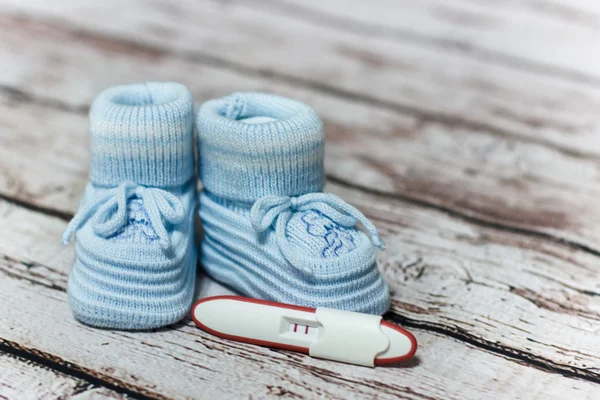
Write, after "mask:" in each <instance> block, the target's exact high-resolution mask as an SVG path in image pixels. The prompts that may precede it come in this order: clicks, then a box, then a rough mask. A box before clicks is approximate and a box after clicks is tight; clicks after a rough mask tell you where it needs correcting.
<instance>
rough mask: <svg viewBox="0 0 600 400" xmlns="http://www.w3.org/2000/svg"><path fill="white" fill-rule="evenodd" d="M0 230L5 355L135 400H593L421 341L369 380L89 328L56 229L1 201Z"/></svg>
mask: <svg viewBox="0 0 600 400" xmlns="http://www.w3.org/2000/svg"><path fill="white" fill-rule="evenodd" d="M0 222H1V223H2V225H3V226H5V225H10V226H14V227H15V228H14V229H13V230H12V231H11V232H9V231H7V230H2V231H0V243H1V246H2V247H1V248H0V254H2V258H0V274H1V275H2V276H3V278H2V280H0V289H1V290H0V299H1V301H2V304H3V305H4V307H2V308H1V309H0V316H1V318H2V321H3V322H4V323H3V324H1V325H0V344H1V346H3V347H9V348H11V349H13V351H14V352H19V353H21V354H23V355H24V356H29V355H34V356H35V357H39V358H43V359H45V360H46V362H47V363H48V364H54V365H57V366H62V367H63V368H64V369H66V370H69V371H72V373H73V374H77V375H79V376H82V377H89V378H90V379H95V380H98V381H103V382H106V383H107V384H111V385H116V386H119V387H122V388H123V389H125V390H127V391H128V392H130V393H133V394H139V396H141V397H150V398H171V397H172V398H184V397H193V398H206V399H208V398H231V399H238V398H246V397H247V396H248V395H250V394H251V395H252V396H253V397H258V398H275V397H289V398H318V397H323V398H331V399H347V398H369V399H370V398H379V399H388V398H389V399H391V398H403V399H441V398H444V399H459V398H460V399H499V398H506V399H509V398H510V399H512V398H519V397H520V396H522V395H523V390H524V389H523V388H527V389H526V390H527V396H528V397H530V398H533V397H544V398H548V399H553V398H555V399H563V398H573V396H577V398H581V399H593V398H594V397H595V394H596V393H597V388H598V386H597V385H596V384H594V383H592V382H587V381H584V380H574V379H570V378H566V377H562V376H560V375H558V374H552V373H547V372H544V371H541V370H539V369H536V368H533V367H531V366H527V365H522V364H523V363H522V362H521V361H516V362H515V361H513V360H511V359H510V357H507V356H503V355H497V354H490V353H489V352H486V351H482V350H481V349H478V348H477V347H473V346H471V345H464V344H463V343H461V342H458V341H455V340H452V339H449V338H447V337H445V336H441V335H439V334H437V333H430V332H426V331H422V330H415V331H414V332H415V333H416V335H417V338H418V340H419V343H420V346H421V347H420V350H419V354H418V358H417V359H416V360H415V361H414V362H413V363H409V364H407V365H405V366H397V367H391V368H376V369H370V368H364V367H358V366H351V365H345V364H340V363H333V362H327V361H321V360H317V359H312V358H310V357H307V356H304V355H301V354H297V353H289V352H284V351H273V350H269V349H265V348H260V347H256V346H251V345H245V344H241V343H235V342H230V341H226V340H222V339H219V338H216V337H213V336H211V335H208V334H206V333H204V332H202V331H201V330H199V329H197V328H195V327H194V326H193V324H192V323H191V321H189V320H186V321H184V322H183V323H181V324H177V325H175V326H173V327H170V328H165V329H160V330H157V331H153V332H115V331H107V330H101V329H93V328H88V327H86V326H84V325H81V324H79V323H77V322H75V321H74V320H73V318H72V316H71V313H70V311H69V308H68V305H67V300H66V293H65V287H66V286H65V285H66V279H67V273H68V270H69V269H70V264H71V260H72V249H71V248H61V247H59V245H58V243H57V240H56V238H57V237H58V236H59V234H60V231H61V230H62V229H63V228H64V221H62V220H60V219H58V218H55V217H49V216H47V215H44V214H41V213H38V212H34V211H30V210H26V209H23V208H22V207H18V206H14V205H10V204H8V203H6V202H3V201H0ZM199 285H200V283H199ZM203 290H204V289H203ZM201 295H202V293H201ZM32 320H35V321H36V323H34V324H32V323H29V321H32ZM124 355H126V356H124Z"/></svg>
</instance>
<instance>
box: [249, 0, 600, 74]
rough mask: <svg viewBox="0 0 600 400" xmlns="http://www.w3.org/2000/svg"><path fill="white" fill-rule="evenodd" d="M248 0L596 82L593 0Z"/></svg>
mask: <svg viewBox="0 0 600 400" xmlns="http://www.w3.org/2000/svg"><path fill="white" fill-rule="evenodd" d="M249 3H250V2H249ZM251 3H252V4H253V5H254V6H263V7H265V8H268V9H269V10H270V12H273V13H282V14H284V15H293V16H295V17H297V18H301V19H303V20H305V21H311V22H312V23H314V24H320V25H327V26H332V27H335V28H336V29H340V30H344V31H353V32H360V34H362V35H366V36H367V37H371V36H375V37H385V38H389V39H391V40H397V41H401V42H402V41H406V42H413V43H415V44H417V45H420V46H426V47H435V48H436V49H437V50H438V51H440V52H442V53H444V54H446V53H459V54H465V55H468V56H470V57H473V58H478V59H481V60H485V61H486V62H488V63H490V64H501V65H506V66H508V67H511V68H517V69H524V70H528V71H531V72H533V73H536V74H544V75H550V76H554V77H556V78H561V79H566V80H575V81H580V82H582V83H588V84H593V85H598V84H599V83H600V75H599V74H598V69H597V68H596V65H597V64H596V63H597V62H598V61H599V60H598V58H597V56H596V53H597V50H598V49H600V48H599V47H598V46H599V42H598V38H599V32H600V7H599V6H598V2H596V1H594V0H576V1H571V0H553V1H536V0H527V1H521V0H509V1H483V2H481V1H444V0H425V1H419V2H412V3H407V4H403V6H402V7H397V2H394V1H393V0H384V1H378V2H371V3H368V4H367V3H365V2H361V1H359V0H351V1H343V0H330V1H308V2H307V1H299V0H278V1H258V2H257V1H252V2H251ZM394 6H396V7H394ZM549 38H552V40H549Z"/></svg>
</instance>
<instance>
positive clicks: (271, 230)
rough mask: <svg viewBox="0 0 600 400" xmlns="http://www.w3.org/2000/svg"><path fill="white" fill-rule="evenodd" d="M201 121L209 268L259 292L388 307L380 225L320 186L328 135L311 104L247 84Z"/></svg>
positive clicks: (298, 300)
mask: <svg viewBox="0 0 600 400" xmlns="http://www.w3.org/2000/svg"><path fill="white" fill-rule="evenodd" d="M196 123H197V128H198V136H199V139H198V143H199V160H200V178H201V180H202V183H203V185H204V189H203V190H202V192H201V194H200V211H199V212H200V216H201V218H202V221H203V227H204V233H205V236H204V239H203V242H202V249H201V260H202V264H203V267H204V269H205V270H206V271H207V273H208V274H209V275H211V276H212V277H213V278H215V279H216V280H218V281H221V282H223V283H225V284H227V285H229V286H231V287H232V288H234V289H236V290H238V291H240V292H241V293H243V294H245V295H247V296H252V297H256V298H260V299H266V300H273V301H277V302H282V303H292V304H297V305H303V306H309V307H317V306H325V307H331V308H338V309H343V310H351V311H358V312H365V313H372V314H382V313H384V312H385V311H386V310H387V309H388V307H389V292H388V287H387V285H386V283H385V282H384V280H383V279H382V277H381V275H380V273H379V271H378V269H377V264H376V261H375V255H374V251H373V245H376V246H379V247H383V243H382V242H381V240H380V239H379V236H378V235H377V232H376V230H375V227H374V226H373V224H372V223H371V222H370V221H369V220H368V219H367V218H366V217H365V216H364V215H362V214H361V213H360V212H359V211H358V210H357V209H355V208H354V207H352V206H350V205H349V204H348V203H346V202H344V201H343V200H342V199H340V198H339V197H337V196H334V195H333V194H326V193H322V190H323V186H324V183H325V177H324V169H323V158H324V137H323V129H322V123H321V120H320V119H319V117H318V116H317V114H316V113H315V111H314V110H313V109H312V108H310V107H308V106H306V105H304V104H302V103H299V102H297V101H294V100H290V99H286V98H283V97H278V96H274V95H268V94H261V93H239V94H234V95H232V96H231V97H227V98H224V99H220V100H212V101H209V102H207V103H205V104H204V105H202V107H201V108H200V111H199V112H198V116H197V121H196ZM357 222H360V224H361V225H362V227H363V229H364V230H365V231H366V232H367V233H368V235H369V236H367V235H366V234H365V233H363V231H361V230H358V229H357V227H356V225H357Z"/></svg>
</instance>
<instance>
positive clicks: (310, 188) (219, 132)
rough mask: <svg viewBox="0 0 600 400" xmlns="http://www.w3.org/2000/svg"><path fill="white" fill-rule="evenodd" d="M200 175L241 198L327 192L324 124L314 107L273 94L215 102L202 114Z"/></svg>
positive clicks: (217, 190) (216, 190)
mask: <svg viewBox="0 0 600 400" xmlns="http://www.w3.org/2000/svg"><path fill="white" fill-rule="evenodd" d="M196 122H197V127H198V136H199V140H198V144H199V158H200V179H201V180H202V183H203V185H204V187H205V188H206V189H207V190H208V191H209V192H211V193H213V194H215V195H217V196H221V197H224V198H228V199H231V200H236V201H246V202H251V201H255V200H257V199H259V198H261V197H264V196H267V195H278V196H297V195H300V194H304V193H309V192H319V191H322V190H323V186H324V184H325V174H324V168H323V158H324V137H323V125H322V123H321V120H320V119H319V117H318V115H317V114H316V112H315V111H314V110H313V109H312V108H310V107H309V106H307V105H305V104H302V103H300V102H297V101H295V100H291V99H287V98H284V97H279V96H275V95H270V94H263V93H236V94H233V95H231V96H229V97H225V98H223V99H218V100H211V101H209V102H206V103H204V104H203V105H202V107H201V108H200V111H199V112H198V117H197V121H196Z"/></svg>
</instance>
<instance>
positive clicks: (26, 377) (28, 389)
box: [0, 353, 128, 400]
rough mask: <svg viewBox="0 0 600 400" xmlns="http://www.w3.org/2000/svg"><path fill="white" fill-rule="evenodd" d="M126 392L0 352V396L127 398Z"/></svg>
mask: <svg viewBox="0 0 600 400" xmlns="http://www.w3.org/2000/svg"><path fill="white" fill-rule="evenodd" d="M127 398H128V397H127V396H126V395H123V394H120V393H117V392H114V391H112V390H109V389H106V388H101V387H97V386H95V385H93V384H90V383H89V382H87V381H84V380H82V379H77V378H73V377H72V376H70V375H66V374H63V373H60V372H57V371H55V370H53V369H50V368H48V367H43V366H40V365H36V364H34V363H32V362H30V361H28V360H26V359H23V358H21V357H17V356H14V355H11V354H6V353H0V399H3V400H7V399H20V400H55V399H75V400H84V399H87V400H94V399H127Z"/></svg>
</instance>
